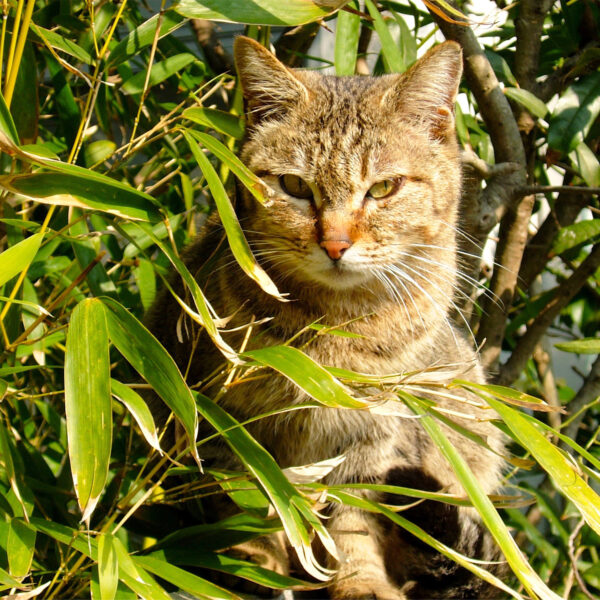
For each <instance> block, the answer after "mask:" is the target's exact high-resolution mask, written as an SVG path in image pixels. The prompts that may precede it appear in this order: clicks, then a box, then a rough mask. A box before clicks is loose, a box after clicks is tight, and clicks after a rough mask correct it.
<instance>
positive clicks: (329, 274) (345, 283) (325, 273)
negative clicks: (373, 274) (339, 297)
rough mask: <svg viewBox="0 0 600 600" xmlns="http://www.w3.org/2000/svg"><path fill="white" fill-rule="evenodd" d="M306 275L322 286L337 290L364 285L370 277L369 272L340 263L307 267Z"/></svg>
mask: <svg viewBox="0 0 600 600" xmlns="http://www.w3.org/2000/svg"><path fill="white" fill-rule="evenodd" d="M304 276H305V277H306V278H307V279H309V280H310V281H312V282H314V283H316V284H319V285H320V286H323V287H326V288H329V289H331V290H337V291H343V290H350V289H352V288H357V287H359V286H363V285H365V284H366V283H367V281H368V280H369V279H370V276H369V273H368V272H365V271H363V270H358V269H352V268H348V267H347V266H344V265H343V264H339V263H332V264H331V265H328V266H327V267H324V268H319V269H310V270H309V269H307V270H305V271H304Z"/></svg>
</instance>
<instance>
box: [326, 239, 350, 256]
mask: <svg viewBox="0 0 600 600" xmlns="http://www.w3.org/2000/svg"><path fill="white" fill-rule="evenodd" d="M320 246H321V248H323V250H325V252H327V256H329V258H330V259H331V260H340V258H342V254H344V252H346V250H348V248H350V246H352V242H350V241H347V240H326V241H323V242H321V243H320Z"/></svg>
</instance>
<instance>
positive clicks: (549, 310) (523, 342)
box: [496, 244, 600, 385]
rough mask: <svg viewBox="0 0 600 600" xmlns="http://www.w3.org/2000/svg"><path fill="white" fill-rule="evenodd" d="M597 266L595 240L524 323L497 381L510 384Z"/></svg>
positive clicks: (598, 248)
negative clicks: (538, 308) (555, 288)
mask: <svg viewBox="0 0 600 600" xmlns="http://www.w3.org/2000/svg"><path fill="white" fill-rule="evenodd" d="M599 266H600V244H597V245H596V246H594V248H593V250H592V252H591V253H590V254H589V256H587V257H586V258H585V260H584V261H583V262H582V263H581V264H580V265H579V267H577V269H575V271H574V272H573V274H572V275H571V276H570V277H569V278H568V279H566V280H565V281H563V282H562V283H561V284H560V285H559V286H558V288H557V290H556V293H555V294H554V297H553V298H552V299H551V300H550V301H549V302H548V304H546V306H545V307H544V308H543V309H542V310H541V311H540V313H539V315H538V316H537V317H536V318H535V320H534V321H533V323H531V324H530V325H529V326H528V327H527V333H525V335H524V336H523V337H522V338H521V339H520V340H519V342H518V344H517V347H516V348H515V349H514V350H513V353H512V354H511V356H510V358H509V359H508V360H507V361H506V363H505V364H504V365H503V366H502V368H501V371H500V374H499V376H498V377H497V378H496V382H497V383H499V384H501V385H510V384H511V383H512V382H513V381H514V380H515V379H516V378H517V377H518V375H519V373H520V372H521V371H522V370H523V368H524V367H525V365H526V364H527V360H528V359H529V357H530V356H531V354H532V353H533V350H534V348H535V346H536V344H537V343H538V341H539V340H540V339H541V337H542V336H543V335H544V333H545V331H546V330H547V329H548V327H550V325H551V324H552V321H554V319H555V318H556V317H557V316H558V314H559V313H560V311H561V310H562V309H563V308H564V307H565V306H566V305H567V304H568V303H569V302H570V301H571V299H572V298H573V297H574V296H575V294H577V292H578V291H579V290H580V289H581V288H582V287H583V285H584V284H585V282H586V280H587V279H588V277H590V276H591V275H592V274H593V273H594V271H595V270H596V269H597V268H598V267H599Z"/></svg>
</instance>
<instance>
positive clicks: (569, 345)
mask: <svg viewBox="0 0 600 600" xmlns="http://www.w3.org/2000/svg"><path fill="white" fill-rule="evenodd" d="M554 345H555V346H556V348H558V349H559V350H562V351H563V352H575V353H577V354H600V338H583V339H580V340H573V341H572V342H559V343H558V344H554Z"/></svg>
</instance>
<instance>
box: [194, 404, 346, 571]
mask: <svg viewBox="0 0 600 600" xmlns="http://www.w3.org/2000/svg"><path fill="white" fill-rule="evenodd" d="M196 401H197V404H198V409H199V410H200V413H201V414H202V416H203V417H204V418H205V419H206V420H207V421H208V422H209V423H210V424H211V425H212V426H213V427H214V428H215V429H216V430H217V431H218V432H219V433H220V434H221V436H222V437H223V440H224V441H225V442H226V443H227V444H228V445H229V447H230V448H231V449H232V450H233V451H234V452H235V454H236V455H237V456H238V458H239V459H240V460H241V461H242V463H243V464H244V465H245V466H246V467H247V468H248V469H249V470H250V472H251V473H252V474H253V475H254V476H255V477H256V478H257V480H258V482H259V484H260V486H261V487H262V488H263V489H264V491H265V493H266V494H267V496H268V497H269V499H270V500H271V503H272V504H273V507H274V508H275V510H276V512H277V514H278V515H279V517H280V519H281V522H282V524H283V527H284V529H285V532H286V534H287V536H288V539H289V541H290V543H291V545H292V546H293V547H294V549H295V550H296V552H297V554H298V558H299V559H300V562H301V563H302V566H303V567H304V568H305V569H306V571H307V572H308V573H310V574H311V575H312V576H313V577H315V578H317V579H319V580H322V581H323V580H326V579H328V577H329V575H330V573H329V572H328V571H327V569H325V568H323V567H322V566H321V565H319V564H318V563H317V562H316V559H315V557H314V555H313V553H312V549H311V544H310V536H309V532H308V530H307V528H306V524H305V523H306V522H308V524H309V525H311V526H312V527H313V528H314V529H315V531H316V532H317V534H318V535H319V537H320V539H321V540H322V541H323V543H324V544H325V547H326V548H327V549H328V550H329V551H330V552H331V551H334V550H333V549H332V548H331V538H330V536H329V534H328V533H327V531H326V530H325V528H324V527H323V524H322V523H321V522H320V520H319V519H318V517H317V516H316V515H315V514H314V513H313V512H312V509H311V507H310V505H309V503H308V501H307V500H306V499H305V498H304V496H302V495H301V494H300V493H299V492H298V491H297V490H296V488H294V486H292V485H291V484H290V482H289V481H288V480H287V479H286V477H285V475H284V474H283V473H282V472H281V470H280V469H279V467H278V466H277V464H276V463H275V461H274V460H273V457H272V456H271V455H270V454H269V453H268V452H267V451H266V450H265V449H264V448H263V447H262V446H261V445H260V444H259V443H258V442H257V441H256V440H255V439H254V438H253V437H252V436H250V435H249V434H248V432H247V431H246V430H245V429H244V428H243V427H242V426H241V425H240V424H239V423H238V422H237V421H236V420H235V419H234V418H233V417H232V416H231V415H229V414H228V413H226V412H225V411H224V410H223V409H222V408H221V407H220V406H219V405H217V404H215V403H214V402H213V401H212V400H211V399H210V398H207V397H206V396H203V395H202V394H197V395H196Z"/></svg>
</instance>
